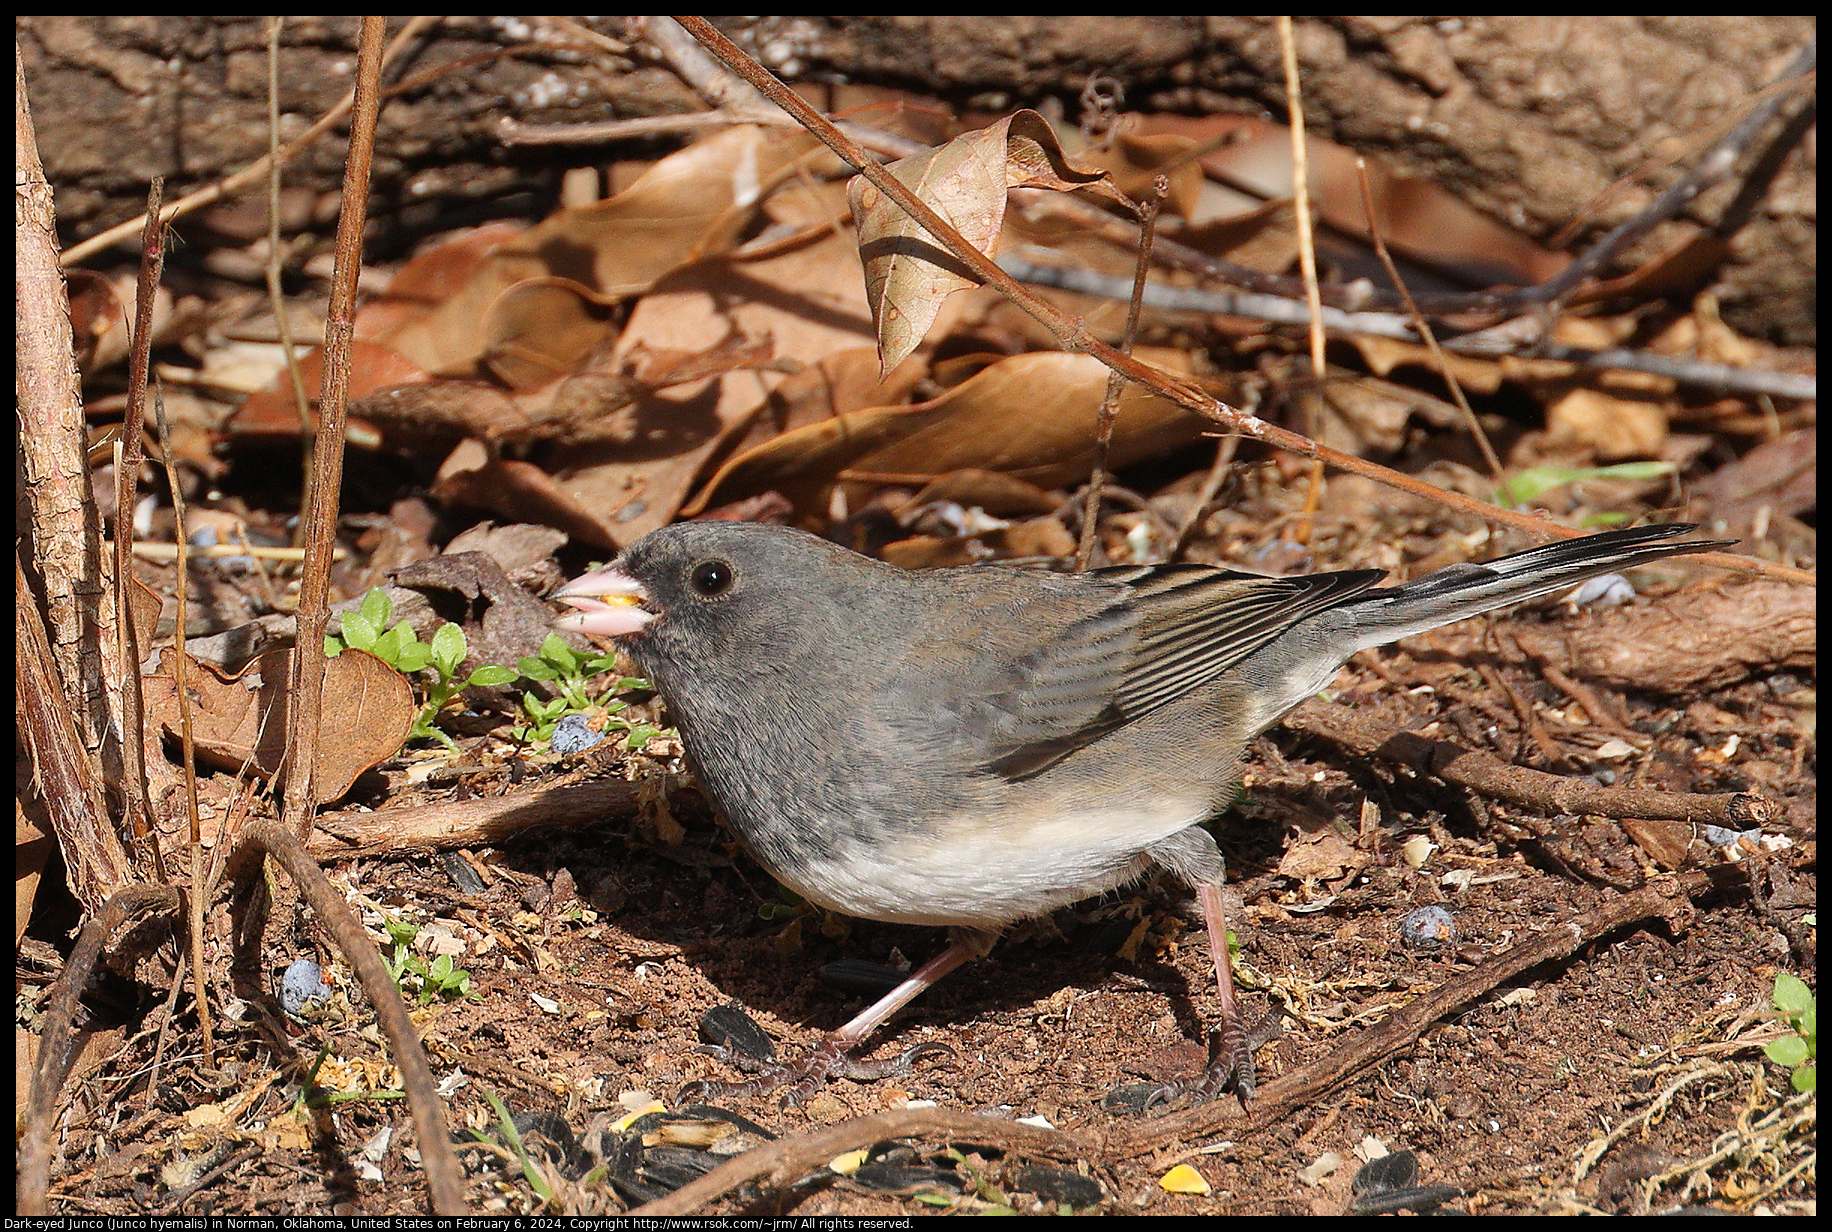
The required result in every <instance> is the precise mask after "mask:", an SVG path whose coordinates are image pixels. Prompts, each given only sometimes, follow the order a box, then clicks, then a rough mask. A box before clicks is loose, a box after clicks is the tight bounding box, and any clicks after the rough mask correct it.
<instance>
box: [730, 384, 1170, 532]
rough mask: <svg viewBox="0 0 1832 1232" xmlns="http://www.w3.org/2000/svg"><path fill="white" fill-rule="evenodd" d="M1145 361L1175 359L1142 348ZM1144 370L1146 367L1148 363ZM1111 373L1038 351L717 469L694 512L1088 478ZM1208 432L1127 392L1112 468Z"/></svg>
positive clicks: (801, 432) (810, 429)
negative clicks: (981, 483)
mask: <svg viewBox="0 0 1832 1232" xmlns="http://www.w3.org/2000/svg"><path fill="white" fill-rule="evenodd" d="M1140 354H1141V356H1146V355H1149V356H1151V358H1152V359H1157V360H1164V359H1168V358H1169V357H1170V356H1171V355H1174V354H1175V353H1174V352H1162V353H1161V352H1156V351H1150V350H1146V349H1144V348H1141V352H1140ZM1148 362H1149V361H1148ZM1106 388H1107V368H1106V366H1105V365H1104V364H1102V363H1101V362H1100V361H1099V360H1097V359H1094V358H1092V357H1091V356H1087V355H1074V354H1069V353H1067V352H1063V351H1039V352H1031V353H1029V354H1025V355H1014V356H1011V357H1010V358H1008V359H1003V360H1001V361H999V362H998V363H996V364H993V365H992V366H991V367H989V368H987V369H985V370H984V371H982V372H980V373H979V374H978V375H976V376H974V377H972V378H970V379H968V380H967V381H964V382H963V383H961V384H960V385H957V386H955V387H954V388H953V389H950V390H949V391H948V392H947V393H945V394H943V395H942V396H941V397H939V398H936V399H934V400H932V401H929V402H919V403H916V404H915V405H913V406H891V407H873V408H868V409H866V410H861V411H854V412H852V413H851V414H847V415H841V416H838V417H836V418H834V419H829V420H824V421H822V422H820V423H816V424H810V425H808V426H807V427H804V428H800V429H797V430H795V431H792V432H787V433H784V434H783V435H782V436H779V437H777V438H775V439H774V440H771V441H768V442H766V443H765V444H763V445H760V446H758V447H757V448H755V449H750V450H747V451H746V452H744V453H742V454H740V455H739V456H737V457H735V458H733V459H732V460H731V461H729V462H727V463H726V464H725V465H724V466H723V467H721V468H720V469H719V471H718V473H717V474H716V475H714V476H713V478H712V480H711V482H709V483H708V484H707V485H706V489H705V491H704V493H703V494H702V495H701V496H700V497H699V498H698V499H697V500H696V501H695V506H696V507H704V506H706V505H707V504H723V503H726V502H729V501H733V500H738V499H740V498H742V497H745V496H751V495H755V494H756V493H759V492H765V491H771V490H774V491H777V492H781V493H782V494H783V495H784V496H785V497H787V498H788V499H789V500H790V501H792V502H794V504H795V505H796V507H797V508H798V509H801V510H804V511H806V510H810V509H822V508H825V495H826V493H827V492H828V491H829V490H830V489H831V488H832V486H833V485H834V484H835V483H839V482H844V481H846V480H848V479H851V478H862V477H863V476H866V475H888V474H894V475H898V476H901V477H904V481H906V482H909V481H912V480H914V481H918V482H927V481H928V480H930V479H933V478H935V477H936V476H940V475H943V474H946V473H948V472H950V471H958V470H961V469H964V468H969V467H972V468H978V469H981V470H989V471H1001V472H1004V473H1005V474H1008V475H1013V476H1016V477H1017V478H1019V479H1022V480H1025V481H1026V482H1028V483H1031V484H1034V485H1036V486H1038V487H1045V488H1049V487H1058V486H1062V485H1064V484H1068V483H1073V482H1077V481H1079V480H1081V479H1084V478H1086V477H1087V475H1088V474H1089V473H1090V471H1091V470H1092V469H1093V466H1094V454H1095V445H1094V438H1095V420H1096V416H1097V413H1098V411H1099V409H1100V402H1101V397H1102V395H1103V394H1104V393H1105V392H1106ZM1200 425H1201V421H1200V420H1197V419H1195V418H1194V417H1192V416H1191V415H1190V414H1189V413H1188V412H1186V411H1184V410H1182V409H1181V408H1179V407H1178V406H1177V405H1176V404H1175V403H1172V402H1170V401H1168V400H1166V399H1163V398H1160V397H1157V396H1156V395H1154V394H1151V393H1149V392H1147V391H1146V390H1143V389H1141V388H1139V387H1138V386H1136V385H1128V386H1127V387H1126V390H1125V392H1124V393H1123V394H1122V395H1121V397H1120V405H1119V414H1118V416H1117V418H1116V420H1115V423H1114V431H1113V447H1112V454H1111V462H1112V464H1113V465H1115V466H1125V465H1127V464H1128V463H1130V462H1134V461H1137V460H1138V459H1140V458H1143V457H1147V456H1150V455H1151V454H1153V453H1157V452H1160V451H1162V450H1164V449H1168V448H1171V447H1173V446H1176V445H1179V444H1182V443H1183V442H1185V441H1188V440H1191V439H1193V438H1194V437H1195V436H1196V434H1197V433H1198V432H1199V431H1200Z"/></svg>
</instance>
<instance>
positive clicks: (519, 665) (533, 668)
mask: <svg viewBox="0 0 1832 1232" xmlns="http://www.w3.org/2000/svg"><path fill="white" fill-rule="evenodd" d="M515 670H516V671H518V672H520V673H521V674H522V675H524V676H526V677H528V679H530V680H542V681H546V680H557V679H558V678H559V675H560V673H559V672H557V671H555V670H554V667H553V665H552V664H551V663H549V662H547V661H546V660H545V659H529V658H521V659H517V660H516V661H515Z"/></svg>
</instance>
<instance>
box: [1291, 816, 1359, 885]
mask: <svg viewBox="0 0 1832 1232" xmlns="http://www.w3.org/2000/svg"><path fill="white" fill-rule="evenodd" d="M1368 860H1369V856H1368V854H1367V852H1365V851H1361V850H1360V849H1358V848H1357V847H1356V846H1355V844H1353V843H1351V842H1349V840H1347V839H1346V838H1343V837H1342V836H1341V835H1340V834H1337V833H1336V832H1335V831H1334V830H1329V829H1323V830H1314V831H1312V832H1310V833H1308V834H1300V835H1299V836H1298V837H1297V838H1295V839H1293V840H1292V841H1291V845H1290V846H1289V847H1287V848H1286V849H1285V854H1284V856H1283V857H1281V858H1280V860H1279V876H1281V877H1290V878H1291V879H1292V880H1294V881H1304V882H1317V881H1321V882H1335V881H1340V880H1341V879H1342V878H1344V877H1346V876H1348V875H1349V874H1351V873H1356V872H1359V871H1360V870H1361V869H1363V868H1365V867H1367V864H1368Z"/></svg>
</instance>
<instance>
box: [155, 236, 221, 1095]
mask: <svg viewBox="0 0 1832 1232" xmlns="http://www.w3.org/2000/svg"><path fill="white" fill-rule="evenodd" d="M148 213H152V211H151V210H149V211H148ZM153 410H154V412H155V419H156V421H157V423H158V425H159V452H160V454H161V455H163V458H164V461H165V484H166V487H167V488H169V489H170V490H171V494H172V521H173V537H174V538H175V539H176V540H177V543H176V545H175V546H176V547H178V549H179V556H178V571H177V580H176V589H177V591H178V595H177V599H178V615H177V618H176V628H175V629H174V630H173V633H172V693H173V696H175V697H176V698H177V700H178V729H179V734H180V741H179V743H180V745H181V747H182V750H183V759H184V794H185V814H186V817H187V818H188V820H189V822H190V825H189V828H188V831H187V839H188V842H187V845H188V846H189V848H190V851H191V893H190V896H189V899H188V901H187V906H188V907H189V911H187V912H186V915H187V917H188V919H189V922H190V937H191V974H192V982H193V983H194V984H195V985H196V990H197V1025H198V1027H199V1029H200V1030H201V1031H202V1032H203V1037H204V1059H205V1061H206V1062H207V1063H208V1064H210V1065H211V1066H212V1067H214V1065H215V1064H216V1061H215V1053H216V1036H215V1027H214V1026H213V1024H212V1023H211V1021H210V998H209V993H208V983H207V981H206V979H205V971H204V909H205V906H206V904H207V903H208V901H209V895H208V893H207V888H206V886H205V884H204V861H203V850H204V848H203V835H202V832H201V829H202V828H201V825H200V823H199V820H198V816H199V809H198V803H197V741H196V738H195V735H194V733H193V731H192V728H191V712H192V705H191V690H190V688H189V687H188V684H187V680H186V677H187V673H188V672H189V670H190V658H191V656H190V655H189V654H187V653H186V652H185V627H186V621H185V608H186V607H187V606H188V605H189V602H190V580H191V578H190V574H191V566H190V562H189V561H188V560H187V559H186V555H185V553H184V550H183V549H184V547H185V545H186V544H188V543H189V542H190V535H189V533H188V531H187V529H186V527H187V517H186V511H185V502H184V487H183V485H182V484H181V483H180V482H179V478H178V462H177V460H176V456H175V455H174V453H173V451H172V432H171V425H170V424H169V423H168V422H167V421H166V416H165V398H164V397H163V390H160V391H158V392H157V394H156V395H155V397H154V399H153Z"/></svg>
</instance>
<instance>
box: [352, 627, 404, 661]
mask: <svg viewBox="0 0 1832 1232" xmlns="http://www.w3.org/2000/svg"><path fill="white" fill-rule="evenodd" d="M403 629H405V630H406V631H407V633H408V634H412V633H413V630H412V629H408V628H407V626H406V625H404V624H399V625H395V626H394V627H393V628H391V629H388V630H386V631H385V632H383V633H382V634H381V636H379V637H377V638H376V639H375V641H374V642H373V643H372V644H370V645H368V646H364V647H362V648H361V649H363V650H367V651H368V652H369V653H370V654H372V655H375V656H376V657H377V658H379V659H382V660H384V661H385V662H388V663H392V664H394V665H395V666H396V667H399V666H400V663H401V645H402V632H401V631H402V630H403Z"/></svg>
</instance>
